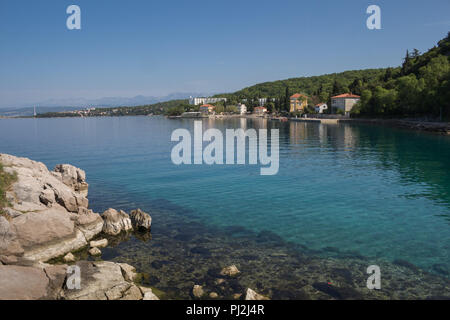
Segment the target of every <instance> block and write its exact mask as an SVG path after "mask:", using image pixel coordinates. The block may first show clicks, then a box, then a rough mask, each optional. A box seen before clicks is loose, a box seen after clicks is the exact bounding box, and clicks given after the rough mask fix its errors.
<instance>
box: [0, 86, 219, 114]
mask: <svg viewBox="0 0 450 320" xmlns="http://www.w3.org/2000/svg"><path fill="white" fill-rule="evenodd" d="M210 95H211V94H210V93H209V94H208V93H198V92H176V93H171V94H169V95H166V96H161V97H153V96H143V95H138V96H135V97H104V98H99V99H85V98H73V99H49V100H45V101H41V102H38V103H35V104H32V105H31V106H28V107H16V108H0V116H7V117H15V116H32V115H33V113H34V106H36V112H37V113H38V114H41V113H47V112H64V111H72V110H77V109H80V108H88V107H119V106H129V107H133V106H142V105H149V104H155V103H158V102H165V101H170V100H180V99H187V98H189V97H190V96H193V97H196V96H197V97H198V96H210Z"/></svg>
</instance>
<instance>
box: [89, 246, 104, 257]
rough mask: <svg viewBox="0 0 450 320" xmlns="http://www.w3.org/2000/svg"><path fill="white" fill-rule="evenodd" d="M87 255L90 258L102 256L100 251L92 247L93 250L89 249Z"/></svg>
mask: <svg viewBox="0 0 450 320" xmlns="http://www.w3.org/2000/svg"><path fill="white" fill-rule="evenodd" d="M89 254H90V255H91V256H99V255H101V254H102V252H101V251H100V249H99V248H96V247H94V248H91V249H89Z"/></svg>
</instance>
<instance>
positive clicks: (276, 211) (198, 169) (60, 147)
mask: <svg viewBox="0 0 450 320" xmlns="http://www.w3.org/2000/svg"><path fill="white" fill-rule="evenodd" d="M203 125H204V127H205V128H209V127H215V128H218V129H220V130H224V129H226V128H240V127H242V128H264V127H267V128H279V129H280V170H279V173H278V175H275V176H260V175H259V168H260V166H259V165H257V166H249V165H240V166H238V165H236V166H225V165H224V166H217V165H214V166H207V165H190V166H188V165H182V166H175V165H173V164H172V162H171V160H170V151H171V148H172V146H173V145H175V143H173V142H171V141H170V135H171V133H172V131H173V130H174V129H176V128H180V127H184V128H188V129H190V130H192V129H193V121H191V120H188V119H185V120H169V119H165V118H162V117H118V118H87V119H86V118H85V119H79V118H70V119H69V118H68V119H0V152H2V153H10V154H13V155H17V156H24V157H29V158H31V159H34V160H38V161H42V162H44V163H45V164H46V165H47V166H48V167H49V168H53V166H54V165H56V164H58V163H70V164H73V165H75V166H78V167H81V168H83V169H84V170H85V171H86V173H87V177H88V182H89V184H90V188H89V199H90V205H91V207H92V208H93V209H94V210H95V211H97V212H102V211H103V210H105V209H107V208H109V207H114V208H118V209H119V208H120V209H125V210H130V209H134V208H135V207H138V206H139V207H142V208H143V209H144V210H146V209H147V210H150V209H149V207H150V206H151V205H152V203H155V202H157V201H158V199H164V200H166V201H168V202H170V203H171V204H174V205H177V206H179V207H182V208H186V215H187V216H186V218H188V219H192V220H195V221H200V222H201V223H202V224H203V225H205V226H214V227H218V228H221V227H226V226H243V227H245V228H247V229H249V230H253V231H255V232H258V231H263V230H270V231H272V232H273V233H275V234H277V235H279V236H280V237H281V238H282V239H284V240H286V241H289V242H293V243H297V244H301V245H303V246H306V247H308V248H310V249H313V250H322V249H324V248H329V247H334V248H338V249H339V250H341V251H352V252H355V251H356V252H358V253H359V254H361V255H363V256H366V257H368V259H369V260H370V259H385V260H388V261H392V260H395V259H403V260H406V261H409V262H411V263H413V264H415V265H417V266H419V267H421V268H424V269H425V270H429V271H433V266H435V265H440V266H441V267H442V266H443V267H444V269H445V268H446V269H447V270H449V269H450V137H445V136H437V135H430V134H424V133H419V132H413V131H406V130H398V129H392V128H387V127H381V126H368V125H356V124H340V125H321V124H315V123H300V122H289V123H279V122H270V121H266V120H250V119H247V120H245V119H234V120H231V119H229V120H204V122H203Z"/></svg>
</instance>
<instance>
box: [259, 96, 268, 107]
mask: <svg viewBox="0 0 450 320" xmlns="http://www.w3.org/2000/svg"><path fill="white" fill-rule="evenodd" d="M258 102H259V105H260V106H261V107H262V106H264V105H265V104H266V103H267V98H258Z"/></svg>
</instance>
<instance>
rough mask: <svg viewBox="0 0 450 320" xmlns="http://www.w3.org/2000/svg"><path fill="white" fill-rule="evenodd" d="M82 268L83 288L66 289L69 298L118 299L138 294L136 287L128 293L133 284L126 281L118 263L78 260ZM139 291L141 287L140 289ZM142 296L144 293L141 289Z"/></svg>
mask: <svg viewBox="0 0 450 320" xmlns="http://www.w3.org/2000/svg"><path fill="white" fill-rule="evenodd" d="M76 265H77V266H79V268H80V270H81V273H80V274H81V289H79V290H70V289H68V288H67V287H66V288H65V289H64V297H65V299H68V300H118V299H121V298H122V297H124V296H125V295H126V296H127V298H130V297H132V296H137V295H136V292H135V290H134V289H132V290H131V291H130V292H128V293H127V291H128V290H129V289H130V287H131V286H134V285H133V284H131V283H129V282H127V281H125V279H124V278H123V275H122V270H121V268H120V266H119V265H118V264H117V263H114V262H109V261H101V262H90V261H78V262H77V263H76ZM138 291H139V289H138ZM139 295H140V297H142V294H141V293H140V291H139Z"/></svg>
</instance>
